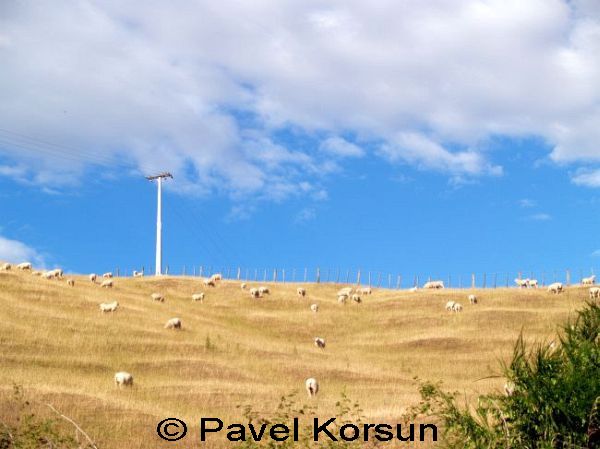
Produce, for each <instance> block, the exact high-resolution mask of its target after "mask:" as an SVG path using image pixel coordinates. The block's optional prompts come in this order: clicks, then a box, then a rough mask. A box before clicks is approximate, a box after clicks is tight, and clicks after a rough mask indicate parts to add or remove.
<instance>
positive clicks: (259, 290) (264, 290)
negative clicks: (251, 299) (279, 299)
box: [258, 285, 271, 296]
mask: <svg viewBox="0 0 600 449" xmlns="http://www.w3.org/2000/svg"><path fill="white" fill-rule="evenodd" d="M258 292H259V293H260V295H261V296H262V295H264V294H265V293H266V294H271V290H269V287H265V286H264V285H263V286H260V287H258Z"/></svg>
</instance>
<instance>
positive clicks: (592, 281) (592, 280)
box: [581, 274, 596, 285]
mask: <svg viewBox="0 0 600 449" xmlns="http://www.w3.org/2000/svg"><path fill="white" fill-rule="evenodd" d="M595 283H596V275H595V274H593V275H591V276H590V277H589V278H583V279H582V280H581V285H594V284H595Z"/></svg>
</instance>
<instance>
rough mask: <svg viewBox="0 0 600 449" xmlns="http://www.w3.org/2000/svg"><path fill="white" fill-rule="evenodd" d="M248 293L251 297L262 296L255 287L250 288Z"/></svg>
mask: <svg viewBox="0 0 600 449" xmlns="http://www.w3.org/2000/svg"><path fill="white" fill-rule="evenodd" d="M249 293H250V296H252V297H253V298H260V297H262V295H261V294H260V291H259V290H258V289H257V288H251V289H250V292H249Z"/></svg>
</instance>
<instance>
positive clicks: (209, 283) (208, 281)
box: [202, 278, 217, 287]
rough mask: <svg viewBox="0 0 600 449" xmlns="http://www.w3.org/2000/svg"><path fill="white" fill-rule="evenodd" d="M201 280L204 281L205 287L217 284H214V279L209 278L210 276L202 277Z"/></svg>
mask: <svg viewBox="0 0 600 449" xmlns="http://www.w3.org/2000/svg"><path fill="white" fill-rule="evenodd" d="M202 282H203V283H204V286H205V287H216V286H217V284H215V281H214V280H213V279H210V278H209V279H204V280H203V281H202Z"/></svg>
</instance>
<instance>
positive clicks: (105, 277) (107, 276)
mask: <svg viewBox="0 0 600 449" xmlns="http://www.w3.org/2000/svg"><path fill="white" fill-rule="evenodd" d="M102 277H103V278H104V279H110V278H111V277H113V274H112V273H111V272H108V273H104V274H103V275H102Z"/></svg>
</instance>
